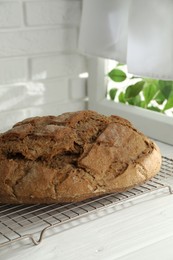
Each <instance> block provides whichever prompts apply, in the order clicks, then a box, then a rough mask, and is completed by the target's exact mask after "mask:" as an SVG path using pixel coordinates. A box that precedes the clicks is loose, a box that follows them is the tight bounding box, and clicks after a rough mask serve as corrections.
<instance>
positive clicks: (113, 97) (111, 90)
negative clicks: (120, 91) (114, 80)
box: [109, 88, 117, 100]
mask: <svg viewBox="0 0 173 260" xmlns="http://www.w3.org/2000/svg"><path fill="white" fill-rule="evenodd" d="M116 93H117V89H116V88H112V89H110V91H109V96H110V98H111V100H114V99H115V96H116Z"/></svg>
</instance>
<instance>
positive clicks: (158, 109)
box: [147, 106, 162, 112]
mask: <svg viewBox="0 0 173 260" xmlns="http://www.w3.org/2000/svg"><path fill="white" fill-rule="evenodd" d="M147 109H149V110H152V111H156V112H162V110H161V109H160V108H158V107H154V106H151V107H147Z"/></svg>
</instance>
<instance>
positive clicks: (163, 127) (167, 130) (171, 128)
mask: <svg viewBox="0 0 173 260" xmlns="http://www.w3.org/2000/svg"><path fill="white" fill-rule="evenodd" d="M88 73H89V77H88V97H89V100H88V109H90V110H95V111H97V112H99V113H102V114H105V115H110V114H111V115H112V114H115V115H118V116H121V117H124V118H126V119H128V120H129V121H131V122H132V124H133V125H134V126H135V127H136V128H137V129H139V130H140V131H141V132H143V133H144V134H145V135H147V136H149V137H150V138H152V139H155V140H158V141H161V142H165V143H168V144H171V145H173V117H169V116H166V115H164V114H161V113H158V112H155V111H149V110H147V109H143V108H140V107H136V106H131V105H126V104H122V103H117V102H113V101H110V100H108V99H107V98H106V93H107V86H106V77H105V60H104V59H102V58H95V57H89V58H88Z"/></svg>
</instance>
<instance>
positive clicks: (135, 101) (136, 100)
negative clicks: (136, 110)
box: [127, 95, 141, 106]
mask: <svg viewBox="0 0 173 260" xmlns="http://www.w3.org/2000/svg"><path fill="white" fill-rule="evenodd" d="M127 102H128V103H129V104H130V105H133V106H140V103H141V98H140V96H139V95H137V96H136V97H133V98H129V99H128V100H127Z"/></svg>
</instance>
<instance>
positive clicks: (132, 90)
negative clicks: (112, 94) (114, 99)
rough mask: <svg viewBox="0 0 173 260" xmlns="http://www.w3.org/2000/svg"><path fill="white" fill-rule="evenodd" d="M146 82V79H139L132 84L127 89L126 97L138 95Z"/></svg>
mask: <svg viewBox="0 0 173 260" xmlns="http://www.w3.org/2000/svg"><path fill="white" fill-rule="evenodd" d="M144 83H145V82H144V81H139V82H137V83H136V84H134V85H130V86H129V87H128V88H127V89H126V92H125V98H126V99H130V98H133V97H136V96H137V95H138V94H139V93H140V92H141V90H142V89H143V86H144Z"/></svg>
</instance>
